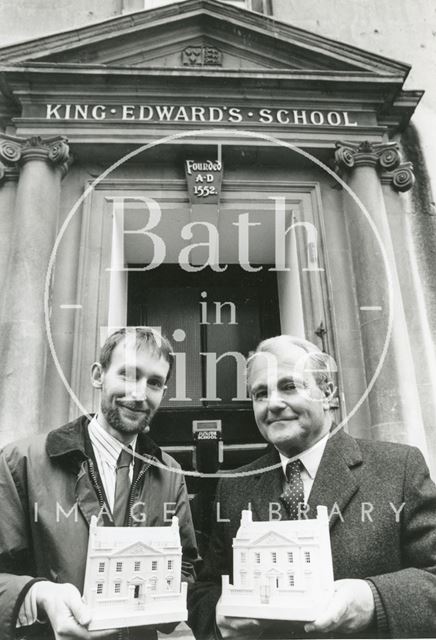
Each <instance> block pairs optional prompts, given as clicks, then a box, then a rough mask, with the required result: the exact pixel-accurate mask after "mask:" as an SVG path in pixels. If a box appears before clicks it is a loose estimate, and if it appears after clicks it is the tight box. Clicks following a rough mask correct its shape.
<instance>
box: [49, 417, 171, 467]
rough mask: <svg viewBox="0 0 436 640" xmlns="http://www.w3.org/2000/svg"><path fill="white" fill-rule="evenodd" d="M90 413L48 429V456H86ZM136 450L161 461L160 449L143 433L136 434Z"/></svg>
mask: <svg viewBox="0 0 436 640" xmlns="http://www.w3.org/2000/svg"><path fill="white" fill-rule="evenodd" d="M92 417H93V416H92V415H84V416H80V418H77V419H76V420H73V421H72V422H69V423H68V424H65V425H63V426H62V427H60V428H59V429H55V430H54V431H50V433H49V434H48V435H47V444H46V449H47V454H48V456H49V457H50V458H58V459H60V458H78V459H79V460H84V459H85V458H87V457H88V455H87V453H86V451H87V450H88V446H87V440H88V438H89V436H88V424H89V421H90V418H92ZM136 451H137V452H138V453H139V454H141V455H149V456H152V457H155V458H157V459H158V460H159V461H160V462H162V463H163V459H162V450H161V449H160V447H158V446H157V445H156V444H155V442H154V441H153V440H152V439H151V438H150V437H149V436H148V435H147V434H145V433H140V434H139V435H138V440H137V443H136Z"/></svg>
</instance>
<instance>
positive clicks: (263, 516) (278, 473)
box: [247, 448, 283, 520]
mask: <svg viewBox="0 0 436 640" xmlns="http://www.w3.org/2000/svg"><path fill="white" fill-rule="evenodd" d="M270 467H274V468H273V469H271V470H268V471H263V469H269V468H270ZM248 481H249V483H250V486H249V487H247V495H252V496H253V498H252V500H251V510H252V511H253V517H254V519H255V520H269V519H270V517H271V511H270V510H272V511H274V510H275V505H274V504H273V503H277V504H278V505H280V506H281V504H280V494H281V493H282V491H283V471H282V466H281V463H280V457H279V454H278V452H277V451H276V449H274V448H271V449H270V451H269V452H268V453H267V454H266V455H265V456H262V458H261V459H260V460H259V475H255V476H254V477H252V478H250V477H249V478H248ZM273 517H274V516H273Z"/></svg>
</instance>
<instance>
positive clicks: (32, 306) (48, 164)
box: [0, 135, 69, 443]
mask: <svg viewBox="0 0 436 640" xmlns="http://www.w3.org/2000/svg"><path fill="white" fill-rule="evenodd" d="M2 139H3V140H6V141H7V142H8V143H10V144H13V145H15V148H16V150H17V155H18V158H17V160H18V162H19V165H20V175H19V179H18V187H17V194H16V201H15V211H14V218H15V220H14V230H13V234H12V241H11V247H10V252H9V260H8V269H7V275H6V282H5V286H4V291H3V297H2V310H1V333H0V350H1V351H0V352H1V358H2V367H1V374H0V406H1V408H2V409H1V411H2V419H1V431H0V438H1V442H2V443H5V442H8V441H10V440H12V439H16V438H18V437H21V436H26V435H29V434H32V433H35V432H37V431H39V430H40V429H41V427H42V425H41V424H40V416H41V403H42V398H43V390H44V380H45V367H46V358H47V338H46V332H45V321H44V285H45V279H46V274H47V266H48V261H49V257H50V253H51V251H52V249H53V243H54V240H55V237H56V230H57V220H58V212H59V200H60V184H61V178H62V176H63V175H64V174H65V172H66V169H67V166H68V160H69V150H68V145H67V144H66V140H65V139H64V138H62V137H55V138H47V139H41V138H29V139H21V138H12V137H10V136H4V135H3V136H2Z"/></svg>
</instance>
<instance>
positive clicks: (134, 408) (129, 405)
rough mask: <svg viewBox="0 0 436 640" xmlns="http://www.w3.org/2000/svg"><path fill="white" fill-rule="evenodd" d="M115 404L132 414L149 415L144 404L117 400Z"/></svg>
mask: <svg viewBox="0 0 436 640" xmlns="http://www.w3.org/2000/svg"><path fill="white" fill-rule="evenodd" d="M115 404H116V405H117V407H120V408H121V409H127V410H128V411H131V412H132V413H140V414H147V413H148V409H146V408H145V407H144V405H143V404H142V403H137V402H134V401H133V402H132V401H129V400H115Z"/></svg>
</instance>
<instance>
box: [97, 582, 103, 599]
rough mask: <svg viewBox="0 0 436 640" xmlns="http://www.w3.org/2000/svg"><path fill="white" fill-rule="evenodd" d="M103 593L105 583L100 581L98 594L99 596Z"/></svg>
mask: <svg viewBox="0 0 436 640" xmlns="http://www.w3.org/2000/svg"><path fill="white" fill-rule="evenodd" d="M102 593H103V583H102V582H99V583H98V584H97V595H98V596H101V594H102Z"/></svg>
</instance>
